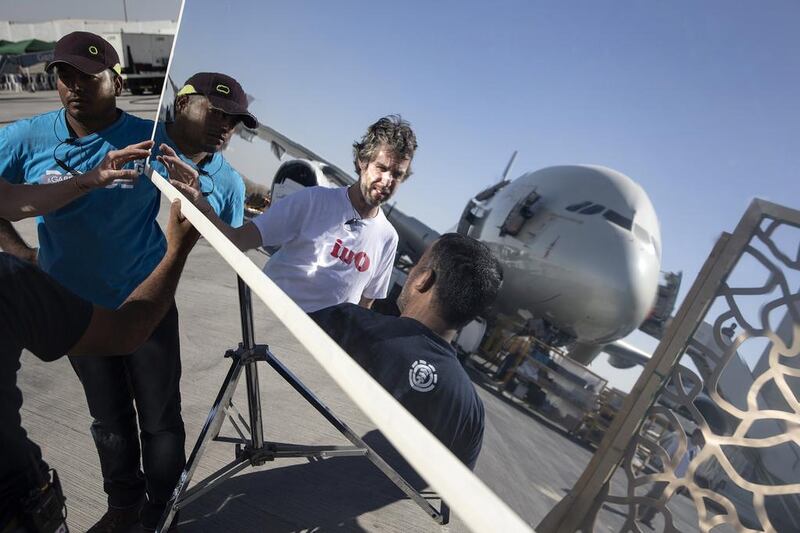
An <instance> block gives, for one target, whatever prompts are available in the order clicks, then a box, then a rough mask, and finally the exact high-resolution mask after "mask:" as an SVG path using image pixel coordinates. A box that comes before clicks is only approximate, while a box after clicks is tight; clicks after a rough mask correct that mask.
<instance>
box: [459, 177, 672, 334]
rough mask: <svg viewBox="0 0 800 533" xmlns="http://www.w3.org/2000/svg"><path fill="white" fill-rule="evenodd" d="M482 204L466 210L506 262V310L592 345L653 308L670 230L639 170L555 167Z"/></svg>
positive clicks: (500, 303)
mask: <svg viewBox="0 0 800 533" xmlns="http://www.w3.org/2000/svg"><path fill="white" fill-rule="evenodd" d="M476 203H477V205H473V207H472V209H470V210H469V214H467V211H465V214H467V216H469V217H470V222H471V224H470V226H471V227H470V228H469V230H468V234H469V235H471V236H473V237H475V238H478V239H480V240H481V241H483V242H485V243H486V244H487V245H488V246H490V247H491V249H492V251H493V252H494V253H495V254H496V256H497V257H498V259H500V261H501V262H502V264H503V268H504V274H505V280H504V283H503V287H502V289H501V292H500V294H499V296H498V299H497V304H496V308H497V310H498V311H499V312H502V313H505V314H510V315H515V314H517V313H519V312H520V311H527V312H528V313H530V314H531V315H533V316H536V317H543V318H545V319H547V320H548V321H549V322H550V323H551V325H553V326H554V327H556V328H557V329H559V330H560V331H562V332H564V333H567V334H569V335H571V336H573V337H574V338H575V339H576V340H577V341H579V342H580V343H586V344H605V343H609V342H613V341H614V340H617V339H620V338H622V337H624V336H626V335H627V334H628V333H630V332H631V331H633V330H634V329H636V328H637V327H638V326H639V325H640V324H641V323H642V321H643V320H644V319H645V318H646V317H647V315H648V313H649V312H650V310H651V309H652V306H653V303H654V301H655V297H656V291H657V288H658V276H659V270H660V264H661V261H660V239H661V235H660V231H659V227H658V220H657V218H656V215H655V211H654V209H653V206H652V204H651V203H650V200H649V199H648V197H647V195H646V194H645V192H644V191H643V190H642V188H641V187H639V185H637V184H636V183H634V182H633V181H632V180H631V179H630V178H628V177H627V176H624V175H623V174H620V173H618V172H616V171H613V170H611V169H607V168H603V167H593V166H560V167H550V168H546V169H542V170H539V171H537V172H531V173H527V174H524V175H522V176H521V177H519V178H517V179H516V180H514V181H512V182H510V183H508V185H506V186H504V187H502V188H500V189H499V190H497V191H496V192H495V193H494V195H493V196H491V197H490V198H488V199H485V200H483V201H482V202H481V201H479V202H476ZM520 212H522V214H520ZM515 213H516V216H515ZM462 228H463V226H462Z"/></svg>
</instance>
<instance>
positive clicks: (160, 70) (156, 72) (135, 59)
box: [103, 31, 175, 94]
mask: <svg viewBox="0 0 800 533" xmlns="http://www.w3.org/2000/svg"><path fill="white" fill-rule="evenodd" d="M103 38H105V39H106V40H107V41H108V42H109V43H111V45H112V46H113V47H114V49H115V50H116V51H117V54H118V55H119V59H120V64H121V65H122V79H123V80H124V81H125V87H126V88H127V89H128V90H129V91H130V92H131V93H132V94H144V93H145V92H148V91H149V92H151V93H153V94H161V90H162V88H163V87H164V79H165V78H166V74H167V64H168V63H169V54H170V52H171V51H172V41H173V39H174V38H175V36H174V35H172V34H168V33H127V32H122V31H121V32H114V33H104V34H103Z"/></svg>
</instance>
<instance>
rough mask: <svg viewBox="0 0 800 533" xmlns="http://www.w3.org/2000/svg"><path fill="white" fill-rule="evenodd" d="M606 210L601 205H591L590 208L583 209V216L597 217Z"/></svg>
mask: <svg viewBox="0 0 800 533" xmlns="http://www.w3.org/2000/svg"><path fill="white" fill-rule="evenodd" d="M603 210H605V206H602V205H600V204H594V205H590V206H589V207H584V208H583V209H581V211H580V213H581V215H596V214H597V213H602V212H603Z"/></svg>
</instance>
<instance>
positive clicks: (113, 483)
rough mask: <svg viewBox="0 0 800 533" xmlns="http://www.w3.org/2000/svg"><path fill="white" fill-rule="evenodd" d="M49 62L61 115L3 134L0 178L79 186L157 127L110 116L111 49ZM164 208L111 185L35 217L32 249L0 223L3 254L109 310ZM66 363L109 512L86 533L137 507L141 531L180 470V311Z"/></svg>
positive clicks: (113, 97)
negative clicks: (129, 340)
mask: <svg viewBox="0 0 800 533" xmlns="http://www.w3.org/2000/svg"><path fill="white" fill-rule="evenodd" d="M53 54H54V57H53V61H51V62H50V64H48V65H47V69H48V70H54V71H55V73H56V76H57V78H58V79H57V89H58V94H59V98H60V99H61V103H62V105H63V108H61V109H59V110H57V111H52V112H49V113H44V114H42V115H38V116H35V117H32V118H29V119H25V120H19V121H17V122H15V123H13V124H10V125H9V126H6V127H5V128H2V129H0V175H2V176H3V177H5V178H6V179H7V180H8V181H9V182H11V183H14V184H19V183H28V184H37V185H42V184H48V183H56V182H60V181H64V180H70V181H72V183H79V181H78V180H74V178H75V177H76V176H80V175H82V174H84V173H86V172H88V171H89V170H90V169H92V168H94V167H95V166H97V165H98V163H100V162H101V161H102V160H103V158H104V157H105V156H106V155H107V154H108V153H110V152H114V151H116V150H119V149H121V148H123V147H125V146H127V145H130V144H133V143H136V142H140V141H144V140H149V139H150V137H151V135H152V132H153V128H154V123H153V121H151V120H144V119H141V118H138V117H135V116H133V115H130V114H128V113H126V112H124V111H122V110H120V109H119V108H117V96H119V95H120V93H121V91H122V78H121V77H120V71H121V67H120V63H119V57H118V56H117V52H116V51H115V50H114V47H113V46H112V45H111V44H110V43H109V42H108V41H106V40H105V39H103V38H102V37H100V36H98V35H95V34H93V33H89V32H82V31H79V32H73V33H70V34H68V35H65V36H64V37H62V38H61V39H60V40H59V41H58V43H56V47H55V49H54V51H53ZM127 165H128V166H129V167H130V166H131V165H132V163H127ZM160 203H161V198H160V194H159V191H158V189H157V188H156V187H155V186H154V185H153V184H152V182H150V180H148V179H146V178H144V177H142V178H141V179H139V180H138V181H136V183H130V182H126V181H115V182H111V183H109V184H107V185H106V186H105V187H103V188H99V189H95V190H92V191H91V192H89V193H88V194H86V195H84V196H82V197H81V198H78V199H77V200H75V201H73V202H71V203H70V204H69V205H66V206H65V207H63V208H61V209H58V210H56V211H53V212H52V213H49V214H47V215H45V216H44V217H41V218H40V219H39V220H38V233H39V244H40V246H41V249H40V250H38V253H37V250H36V249H35V248H31V247H29V246H27V244H26V243H25V242H24V241H23V240H22V238H21V237H20V236H19V234H18V233H17V232H16V231H15V230H14V228H13V226H12V225H11V224H10V223H8V222H7V221H5V220H0V248H2V249H3V250H5V251H7V252H9V253H11V254H13V255H16V256H17V257H20V258H22V259H24V260H27V261H30V262H32V263H35V264H36V263H38V265H39V266H41V268H42V270H44V271H45V272H46V273H48V274H49V275H50V276H51V277H52V278H54V279H55V280H56V281H58V282H59V283H60V284H61V285H63V286H64V287H66V288H67V289H68V290H70V291H71V292H73V293H75V294H76V295H78V296H80V297H81V298H83V299H85V300H88V301H90V302H92V303H93V304H95V305H98V306H102V307H106V308H110V309H114V308H117V307H119V305H120V304H122V302H124V301H125V300H126V299H127V298H128V296H130V294H131V293H132V292H133V290H134V289H135V288H136V287H137V286H138V285H139V284H140V283H141V282H142V281H144V279H145V278H147V277H148V276H149V275H150V274H151V273H152V272H153V270H154V269H155V268H156V265H158V264H159V262H160V261H161V259H162V258H163V257H164V254H165V252H166V249H167V246H166V240H165V238H164V234H163V232H162V231H161V228H160V226H159V225H158V223H157V222H156V215H157V214H158V210H159V206H160ZM121 349H122V348H118V349H113V350H112V351H111V352H110V353H111V354H119V353H120V350H121ZM70 362H71V364H72V366H73V368H74V369H75V372H76V374H77V375H78V378H79V379H80V381H81V384H82V385H83V388H84V392H85V393H86V401H87V403H88V406H89V412H90V413H91V415H92V418H93V422H92V426H91V433H92V437H93V438H94V441H95V445H96V446H97V450H98V455H99V458H100V467H101V470H102V473H103V489H104V490H105V492H106V494H107V495H108V510H107V512H106V513H105V514H104V515H103V517H102V518H101V519H100V521H99V522H98V523H97V524H95V525H94V526H93V527H92V528H91V529H90V530H89V531H90V532H91V533H97V532H103V531H115V530H120V529H123V528H125V527H128V526H130V525H132V524H134V523H136V522H137V521H139V516H140V510H141V521H142V525H143V527H145V528H146V529H154V528H155V526H156V525H157V522H158V519H159V518H160V516H161V514H162V512H163V509H164V507H165V506H166V504H167V502H168V501H169V498H170V496H171V495H172V490H173V488H174V487H175V485H176V483H177V481H178V478H179V477H180V474H181V471H182V470H183V467H184V464H185V451H184V441H185V433H184V427H183V419H182V418H181V406H180V377H181V363H180V334H179V331H178V311H177V309H176V308H175V306H174V304H173V306H172V307H171V308H170V309H169V311H168V312H167V313H166V315H165V316H164V318H163V319H162V320H161V322H160V324H159V325H158V327H156V328H155V330H154V332H153V335H152V336H151V338H150V339H148V340H147V342H145V343H144V344H143V345H142V346H141V347H140V348H139V349H138V350H136V351H135V352H134V353H131V354H128V355H126V356H123V357H114V358H108V357H81V358H70ZM140 442H141V448H140ZM140 450H141V453H140ZM140 465H141V468H140ZM142 469H143V470H144V472H142Z"/></svg>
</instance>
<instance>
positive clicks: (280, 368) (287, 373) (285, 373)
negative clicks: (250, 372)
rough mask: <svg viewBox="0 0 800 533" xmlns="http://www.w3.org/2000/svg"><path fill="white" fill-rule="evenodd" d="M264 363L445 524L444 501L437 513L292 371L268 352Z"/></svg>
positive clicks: (433, 516) (431, 515) (446, 518)
mask: <svg viewBox="0 0 800 533" xmlns="http://www.w3.org/2000/svg"><path fill="white" fill-rule="evenodd" d="M266 361H267V363H269V365H270V366H271V367H272V368H274V369H275V371H276V372H277V373H278V374H280V376H281V377H282V378H283V379H284V380H285V381H286V382H287V383H288V384H289V385H291V386H292V387H293V388H294V390H296V391H297V392H298V393H300V395H301V396H302V397H303V398H304V399H305V400H306V401H307V402H308V403H310V404H311V405H312V406H313V407H314V409H316V410H317V411H318V412H319V413H320V414H321V415H322V416H323V417H325V419H326V420H327V421H328V422H330V423H331V425H332V426H333V427H335V428H336V429H337V430H339V432H340V433H341V434H342V435H344V436H345V437H347V440H349V441H350V442H351V443H353V444H354V445H355V446H358V447H359V448H363V449H364V450H366V453H365V455H366V456H367V458H368V459H369V460H370V461H372V464H374V465H375V466H376V467H377V468H378V470H380V471H381V472H383V474H384V475H385V476H386V477H388V478H389V479H390V480H391V481H392V483H394V484H395V485H397V488H399V489H400V490H402V491H403V492H404V493H405V494H406V496H408V497H409V498H411V499H412V500H413V501H414V502H415V503H416V504H417V505H419V506H420V507H421V508H422V510H423V511H425V512H426V513H428V515H429V516H430V517H431V518H433V519H434V520H435V521H436V522H438V523H440V524H446V523H447V521H448V519H449V516H450V512H449V509H447V508H446V505H445V503H444V501H442V508H443V509H446V511H447V512H440V511H437V510H436V509H435V508H434V507H433V506H432V505H431V504H430V503H428V500H426V499H425V498H424V497H423V496H422V495H421V494H420V493H419V492H417V490H416V489H415V488H414V487H412V486H411V485H410V484H409V483H408V481H406V480H405V478H404V477H403V476H401V475H400V474H399V473H398V472H397V471H396V470H395V469H394V468H392V467H391V466H389V463H387V462H386V461H384V460H383V458H381V456H380V455H378V454H377V453H375V451H374V450H373V449H372V448H370V447H369V446H368V445H367V443H366V442H364V441H363V440H361V437H359V436H358V435H356V434H355V433H354V432H353V430H352V429H350V427H349V426H348V425H347V424H345V423H344V422H342V421H341V420H339V418H338V417H337V416H336V415H335V414H333V412H332V411H331V410H330V409H328V406H327V405H325V404H324V403H322V401H321V400H320V399H319V398H317V396H316V395H315V394H314V393H313V392H311V391H310V390H309V389H308V388H306V386H305V385H303V383H302V382H301V381H300V380H299V379H297V376H295V375H294V374H292V371H291V370H289V369H288V368H286V367H285V366H284V365H283V363H281V362H280V361H278V359H277V358H276V357H275V356H274V355H272V353H269V352H268V353H267V357H266Z"/></svg>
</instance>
